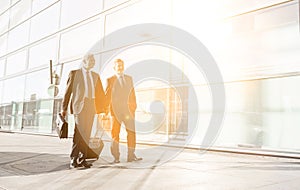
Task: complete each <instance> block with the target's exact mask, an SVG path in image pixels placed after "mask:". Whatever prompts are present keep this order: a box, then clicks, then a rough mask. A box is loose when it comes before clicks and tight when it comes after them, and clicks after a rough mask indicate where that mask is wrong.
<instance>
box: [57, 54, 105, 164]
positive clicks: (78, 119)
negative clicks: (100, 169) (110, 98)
mask: <svg viewBox="0 0 300 190" xmlns="http://www.w3.org/2000/svg"><path fill="white" fill-rule="evenodd" d="M94 65H95V59H94V55H93V54H87V55H85V56H84V58H83V61H82V67H81V68H80V69H78V70H73V71H71V72H70V74H69V77H68V81H67V87H66V91H65V94H64V97H63V101H62V111H61V114H62V115H63V116H66V115H67V110H68V104H69V101H70V98H71V97H72V98H71V102H70V112H71V114H74V119H75V130H74V136H73V146H72V152H71V155H70V157H71V163H70V168H76V167H80V166H83V167H85V168H90V167H91V164H89V163H88V162H86V160H85V159H86V156H87V151H88V145H89V139H90V134H91V129H92V125H93V121H94V116H95V114H96V113H101V112H104V106H105V94H104V91H103V87H102V82H101V80H100V77H99V75H98V74H97V73H95V72H93V71H91V69H92V68H93V67H94ZM80 153H81V155H82V156H80ZM79 157H80V158H79Z"/></svg>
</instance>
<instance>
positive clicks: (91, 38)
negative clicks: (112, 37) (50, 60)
mask: <svg viewBox="0 0 300 190" xmlns="http://www.w3.org/2000/svg"><path fill="white" fill-rule="evenodd" d="M101 23H102V20H96V21H93V22H90V23H88V24H85V25H83V26H80V27H78V28H75V29H74V30H71V31H69V32H67V33H64V34H62V35H61V40H60V43H61V44H60V46H61V48H60V62H64V60H65V59H70V58H74V57H78V56H80V57H81V56H82V55H84V54H85V53H86V52H88V50H89V49H91V48H92V47H93V46H94V45H95V44H96V43H97V42H98V41H99V40H100V36H101V30H100V29H101V26H102V25H101Z"/></svg>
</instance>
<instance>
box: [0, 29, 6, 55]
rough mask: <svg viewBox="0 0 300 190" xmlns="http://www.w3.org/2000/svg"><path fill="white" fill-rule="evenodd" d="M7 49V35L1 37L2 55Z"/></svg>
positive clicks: (0, 52) (0, 51)
mask: <svg viewBox="0 0 300 190" xmlns="http://www.w3.org/2000/svg"><path fill="white" fill-rule="evenodd" d="M6 50H7V35H6V34H5V35H3V36H1V37H0V56H2V55H5V54H6Z"/></svg>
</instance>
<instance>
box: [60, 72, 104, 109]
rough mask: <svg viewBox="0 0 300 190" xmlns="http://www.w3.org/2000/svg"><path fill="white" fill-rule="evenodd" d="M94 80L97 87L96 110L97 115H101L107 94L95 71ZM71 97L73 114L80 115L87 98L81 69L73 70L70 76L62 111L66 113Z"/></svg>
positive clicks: (93, 73)
mask: <svg viewBox="0 0 300 190" xmlns="http://www.w3.org/2000/svg"><path fill="white" fill-rule="evenodd" d="M92 80H93V83H94V85H95V90H94V92H95V110H96V113H101V112H104V108H105V94H104V91H103V86H102V82H101V80H100V77H99V75H98V74H97V73H95V72H93V71H92ZM71 95H72V99H71V104H70V108H71V114H79V113H80V112H81V110H82V108H83V105H84V98H85V85H84V78H83V74H82V71H81V69H77V70H73V71H71V72H70V74H69V77H68V82H67V88H66V92H65V94H64V97H63V101H62V109H63V110H64V111H67V109H68V104H69V101H70V97H71Z"/></svg>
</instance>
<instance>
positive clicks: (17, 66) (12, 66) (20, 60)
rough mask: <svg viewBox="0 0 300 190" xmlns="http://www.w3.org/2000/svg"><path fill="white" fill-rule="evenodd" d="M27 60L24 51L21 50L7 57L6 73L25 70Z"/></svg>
mask: <svg viewBox="0 0 300 190" xmlns="http://www.w3.org/2000/svg"><path fill="white" fill-rule="evenodd" d="M26 61H27V53H26V51H21V52H18V53H16V54H13V55H11V56H9V57H8V58H7V63H6V75H10V74H14V73H18V72H20V71H23V70H25V68H26Z"/></svg>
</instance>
